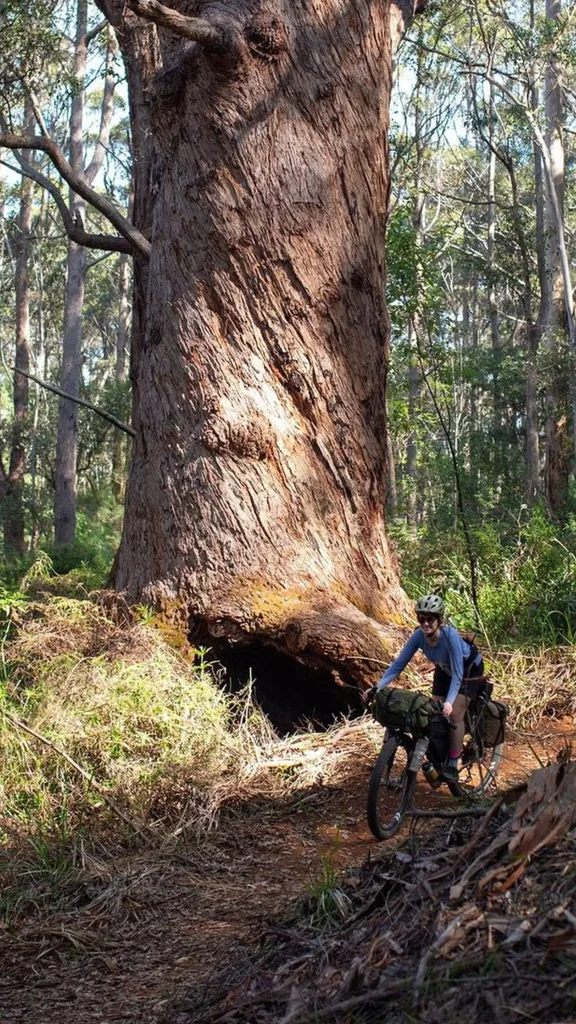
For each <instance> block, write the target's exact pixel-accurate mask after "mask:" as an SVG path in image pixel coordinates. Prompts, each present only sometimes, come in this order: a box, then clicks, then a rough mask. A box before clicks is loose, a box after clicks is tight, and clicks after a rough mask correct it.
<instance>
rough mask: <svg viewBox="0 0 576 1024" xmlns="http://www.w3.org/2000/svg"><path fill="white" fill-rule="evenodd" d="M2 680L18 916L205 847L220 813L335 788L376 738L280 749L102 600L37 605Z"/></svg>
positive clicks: (2, 851) (265, 727)
mask: <svg viewBox="0 0 576 1024" xmlns="http://www.w3.org/2000/svg"><path fill="white" fill-rule="evenodd" d="M5 664H6V665H7V667H8V672H7V677H8V681H7V682H6V684H5V686H4V689H3V692H0V711H2V712H4V713H3V714H0V744H1V750H2V763H1V771H0V802H1V807H2V810H1V811H0V843H1V847H0V875H1V876H2V882H3V889H4V897H3V905H4V907H5V909H7V910H8V909H10V910H11V911H12V912H14V910H15V908H18V910H20V911H21V910H23V909H25V908H28V909H29V908H30V907H31V906H32V905H37V906H40V907H41V906H43V905H51V904H52V905H56V906H58V905H65V904H68V903H69V902H70V898H72V899H73V898H74V897H73V896H71V890H72V889H76V888H77V883H78V880H79V879H81V878H83V877H84V873H85V872H84V868H83V865H84V864H85V863H86V858H87V857H88V858H89V857H90V856H93V855H94V851H96V850H99V851H100V853H99V854H98V856H97V860H98V861H99V862H100V861H102V860H103V861H104V862H105V861H106V860H107V858H109V857H113V856H116V855H118V854H119V853H121V852H122V851H123V850H130V851H133V852H134V851H137V850H138V849H139V848H140V847H141V846H143V845H145V846H146V847H147V848H150V847H152V848H154V849H155V850H156V851H158V850H166V849H168V848H174V847H175V846H176V845H178V844H180V846H181V845H182V844H183V843H185V844H188V845H189V844H190V843H191V842H193V843H196V844H197V843H199V842H201V841H202V840H203V838H204V837H205V836H206V835H207V834H208V833H210V831H211V830H213V829H214V827H215V826H216V824H217V822H218V821H219V818H220V816H221V814H222V812H223V810H225V809H226V808H236V807H238V806H239V805H241V804H246V803H247V802H252V804H254V802H255V801H256V802H258V801H284V800H289V799H290V798H291V797H292V795H293V794H294V793H297V792H298V791H303V792H304V791H306V790H308V789H309V788H310V787H311V786H314V785H315V784H316V783H318V782H319V781H320V780H322V781H324V782H326V783H327V784H329V783H330V782H331V781H333V782H334V783H336V782H337V780H338V779H339V778H341V777H342V774H343V773H344V772H345V771H346V765H347V764H349V763H350V760H351V759H353V758H355V757H357V756H358V753H357V752H358V745H359V743H360V745H362V744H366V742H368V749H369V750H372V749H374V747H373V745H372V746H371V745H370V741H369V739H367V736H368V734H369V733H370V729H371V728H372V727H371V726H370V725H369V724H366V725H360V726H359V727H358V726H355V727H354V728H352V727H351V726H349V725H346V724H345V725H344V726H339V727H335V728H334V729H333V730H332V731H330V732H327V733H325V734H322V735H319V734H315V733H312V732H311V733H304V734H300V735H295V736H293V737H291V738H289V739H281V738H279V737H278V736H277V735H276V733H275V732H274V730H273V728H272V726H271V724H270V722H269V721H268V719H267V718H266V717H265V716H264V715H263V714H262V712H261V711H260V710H259V708H258V707H257V706H256V704H255V703H254V701H253V699H252V694H251V692H250V691H246V692H244V693H242V694H240V695H239V696H237V697H235V698H230V697H227V696H226V695H225V694H224V692H223V690H222V689H221V687H220V686H219V685H218V682H217V680H216V679H215V676H214V671H213V667H212V666H211V665H210V663H209V662H207V660H206V654H205V653H203V652H201V651H200V652H193V651H192V650H191V649H190V648H188V649H184V648H182V647H181V648H180V649H178V650H175V649H174V648H173V647H172V646H171V645H170V644H169V643H168V642H167V641H166V639H165V638H164V636H163V634H162V632H161V631H159V630H158V629H155V628H153V627H152V626H150V625H147V624H145V623H142V622H135V623H132V624H129V623H127V622H126V621H124V622H123V623H121V624H119V623H118V622H117V621H115V618H114V617H113V616H111V615H110V614H109V613H108V612H106V611H105V610H104V608H103V607H102V604H101V603H99V602H98V601H94V600H88V599H79V598H74V599H71V598H66V597H64V596H62V595H60V596H54V595H53V594H46V593H44V594H43V595H42V594H37V600H36V601H35V603H34V604H32V605H31V606H29V608H28V611H27V615H26V617H25V618H24V619H23V620H22V621H19V628H18V630H17V632H16V635H15V636H14V637H13V638H12V640H11V641H10V643H9V644H8V645H7V646H6V650H5ZM366 730H368V732H366ZM374 731H375V732H376V730H374ZM369 756H370V755H369ZM72 880H74V884H72Z"/></svg>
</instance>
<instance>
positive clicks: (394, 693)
mask: <svg viewBox="0 0 576 1024" xmlns="http://www.w3.org/2000/svg"><path fill="white" fill-rule="evenodd" d="M439 710H440V704H439V702H438V701H437V700H433V699H432V697H426V696H425V695H424V694H423V693H413V692H412V691H411V690H396V689H394V688H393V687H392V686H386V687H383V689H381V690H377V692H376V699H375V701H374V704H373V705H372V714H373V715H374V718H375V719H376V721H377V722H379V723H380V725H384V726H386V727H387V728H388V729H405V730H406V731H407V732H411V733H412V735H413V736H414V737H415V738H416V739H420V738H421V737H422V736H427V735H428V726H429V724H430V718H431V716H432V715H437V714H438V711H439Z"/></svg>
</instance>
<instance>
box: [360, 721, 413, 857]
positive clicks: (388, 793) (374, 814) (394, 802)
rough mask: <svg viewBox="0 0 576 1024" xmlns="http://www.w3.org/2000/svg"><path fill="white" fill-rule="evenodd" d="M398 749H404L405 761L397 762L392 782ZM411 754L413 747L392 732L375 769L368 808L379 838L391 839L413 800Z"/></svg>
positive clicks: (403, 758) (371, 778)
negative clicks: (395, 774) (392, 734)
mask: <svg viewBox="0 0 576 1024" xmlns="http://www.w3.org/2000/svg"><path fill="white" fill-rule="evenodd" d="M399 751H402V755H401V756H402V763H400V762H398V764H397V768H398V769H399V774H398V776H397V777H396V778H395V780H394V783H393V785H391V784H390V779H391V775H392V772H393V770H394V762H395V760H396V755H397V754H398V752H399ZM411 756H412V751H411V750H410V749H408V748H407V747H406V745H405V744H404V743H402V741H401V740H400V739H398V737H397V736H389V737H388V739H387V740H386V741H385V743H384V745H383V747H382V750H381V751H380V754H379V756H378V760H377V761H376V764H375V765H374V768H373V769H372V775H371V776H370V785H369V786H368V808H367V811H368V824H369V826H370V831H371V832H372V834H373V835H374V836H375V837H376V839H390V838H391V836H393V835H394V834H395V833H396V832H397V831H398V829H399V828H400V826H401V824H402V822H403V820H404V817H405V816H406V812H407V811H408V809H409V807H410V804H411V803H412V797H413V795H414V788H415V786H416V772H413V771H410V768H409V764H410V758H411ZM383 797H384V799H382V798H383ZM394 808H395V810H394V813H393V814H392V810H393V809H394ZM389 815H390V816H389Z"/></svg>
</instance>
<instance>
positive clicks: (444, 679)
mask: <svg viewBox="0 0 576 1024" xmlns="http://www.w3.org/2000/svg"><path fill="white" fill-rule="evenodd" d="M483 675H484V662H483V660H482V658H480V661H479V662H477V663H476V664H475V665H470V666H467V665H466V664H464V682H463V683H462V686H461V687H460V689H459V690H458V693H461V694H462V695H463V696H464V697H476V696H477V695H478V690H479V689H480V687H481V686H482V685H483V683H482V682H478V683H475V682H474V677H475V676H483ZM451 683H452V676H451V675H450V673H449V672H446V671H445V669H443V668H440V665H437V666H436V668H435V669H434V682H433V684H432V695H433V696H434V697H442V700H446V697H447V696H448V691H449V689H450V685H451Z"/></svg>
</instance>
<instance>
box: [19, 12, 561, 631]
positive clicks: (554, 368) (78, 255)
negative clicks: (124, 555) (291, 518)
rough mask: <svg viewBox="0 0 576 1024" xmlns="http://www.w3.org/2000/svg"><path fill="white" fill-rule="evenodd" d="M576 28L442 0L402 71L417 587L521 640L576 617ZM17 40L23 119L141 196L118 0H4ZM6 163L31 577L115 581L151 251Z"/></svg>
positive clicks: (401, 253) (41, 162)
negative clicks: (133, 185)
mask: <svg viewBox="0 0 576 1024" xmlns="http://www.w3.org/2000/svg"><path fill="white" fill-rule="evenodd" d="M575 25H576V18H575V17H574V9H573V5H568V6H566V5H561V4H560V3H559V2H551V0H547V3H546V4H544V3H535V2H531V3H515V4H506V5H504V4H499V3H492V2H486V3H482V2H477V3H472V4H470V3H463V4H456V5H450V9H449V10H448V9H447V8H446V5H443V4H430V5H429V6H428V9H427V14H426V18H425V19H423V18H420V19H418V20H417V22H416V23H415V25H414V26H413V27H412V30H411V31H410V33H409V37H408V38H407V39H406V40H405V41H404V43H403V45H402V48H401V51H400V54H399V59H398V64H397V68H396V87H395V92H394V99H393V111H392V131H391V161H392V167H393V178H392V181H393V184H392V189H393V194H392V203H391V213H390V220H389V232H388V253H387V256H388V268H389V276H388V305H389V311H390V318H391V326H392V343H391V363H390V387H389V396H388V402H389V421H390V438H389V453H388V454H389V481H390V483H389V508H388V514H389V522H390V525H391V532H392V535H393V537H394V539H395V541H396V544H397V548H398V551H399V554H400V557H401V562H402V565H403V572H404V583H405V586H406V587H407V589H408V591H409V592H410V593H414V592H416V591H417V590H418V589H421V588H422V587H424V588H425V589H430V588H432V587H435V588H439V589H440V590H441V591H442V592H444V593H445V594H446V595H447V596H448V597H449V599H450V602H451V606H452V608H453V610H454V612H455V613H456V614H457V616H458V617H459V618H460V619H461V620H462V621H465V620H466V621H467V622H471V621H472V620H474V619H475V620H476V622H477V624H478V625H479V626H480V627H481V628H483V629H484V630H485V631H486V633H487V635H488V636H489V638H490V639H492V640H494V641H495V642H501V641H504V640H514V639H515V638H521V639H522V640H524V641H544V642H549V643H554V642H555V641H556V640H557V639H561V638H563V639H568V640H572V638H573V633H574V629H576V586H575V579H576V574H575V561H574V559H575V550H576V541H575V532H576V525H575V521H574V508H575V488H574V439H575V434H576V429H575V422H576V418H575V415H574V411H575V407H576V384H575V383H574V382H575V381H576V374H575V369H574V363H575V359H576V330H575V326H574V311H573V300H572V273H573V269H574V262H573V245H572V239H573V233H574V230H575V227H576V223H575V222H574V210H575V197H574V195H573V181H572V178H573V176H572V175H571V174H570V169H571V166H572V165H573V162H574V156H573V145H572V139H573V136H574V131H575V125H576V116H575V111H576V106H575V104H576V99H575V93H574V89H575V87H576V86H575V68H574V52H575V47H574V41H575V39H574V37H575ZM0 47H1V50H2V55H3V64H4V68H5V70H4V73H3V78H2V106H3V113H2V118H3V122H2V125H1V127H2V128H3V130H5V129H6V127H7V125H8V123H10V125H11V126H12V130H13V131H14V130H16V129H17V128H18V126H19V127H20V129H21V130H22V131H24V130H26V129H28V130H30V131H33V130H36V131H37V132H40V133H41V134H43V135H45V136H46V137H47V138H48V139H50V138H51V139H53V140H55V141H56V142H57V143H58V145H59V146H60V147H61V149H62V150H63V151H64V152H65V153H66V154H67V155H68V158H69V162H70V164H71V166H72V168H73V169H74V170H75V171H76V172H78V173H83V174H84V175H85V177H86V180H87V181H88V182H89V183H91V185H92V187H93V189H94V190H95V192H96V193H103V192H106V193H107V194H108V195H109V196H111V197H112V198H114V199H115V200H116V202H117V203H118V204H119V205H120V206H121V207H122V208H123V209H124V210H126V211H127V212H128V211H129V209H130V160H131V156H130V153H131V146H130V135H129V124H128V120H127V116H126V100H125V88H124V85H123V69H122V65H121V62H120V60H119V59H118V55H117V45H116V41H115V39H114V36H113V33H112V31H111V29H110V28H109V27H107V26H106V25H104V24H103V23H100V21H99V17H98V12H97V11H96V10H95V9H94V8H92V6H91V5H89V4H88V3H87V2H84V0H81V2H79V3H78V4H76V5H74V4H66V3H46V4H44V5H41V6H40V7H36V8H35V18H34V21H33V22H32V23H31V22H30V21H29V19H28V18H27V16H26V12H25V11H24V9H23V6H22V5H20V4H17V3H10V2H8V3H4V4H3V8H2V28H1V32H0ZM103 72H104V74H103ZM103 82H104V83H105V84H104V86H103V84H102V83H103ZM1 168H2V173H1V179H0V204H1V206H0V209H1V224H2V252H1V262H0V302H1V303H2V319H1V327H0V332H1V337H0V341H1V346H2V360H1V367H0V374H1V377H0V380H1V390H0V401H1V413H0V414H1V426H0V449H1V461H0V514H1V518H2V525H3V544H4V556H5V557H4V570H3V571H4V574H5V581H6V585H7V586H9V585H10V584H11V583H12V582H14V581H15V580H16V579H17V577H18V574H19V573H21V571H23V569H25V568H26V566H27V565H28V564H29V563H30V562H31V561H33V560H34V558H35V555H36V552H38V551H39V550H42V551H44V552H46V553H48V554H49V556H50V558H51V559H52V561H53V564H54V566H55V568H56V569H57V570H58V571H64V570H66V569H70V568H73V567H75V566H79V565H80V564H83V565H84V566H85V567H86V569H87V571H88V570H89V573H90V574H95V575H91V576H90V578H91V580H92V582H94V583H96V582H102V581H103V580H104V579H105V577H106V573H107V571H108V569H109V566H110V564H111V561H112V558H113V554H114V550H115V547H116V545H117V543H118V538H119V530H120V525H121V517H122V500H123V486H124V480H125V475H126V466H127V460H128V458H129V446H130V440H129V435H127V433H126V425H127V423H128V420H129V416H130V411H129V410H130V383H129V379H128V359H129V356H128V339H129V331H130V289H131V281H130V273H131V271H130V261H129V259H128V257H127V255H126V254H124V253H121V252H116V253H114V252H105V253H99V252H98V251H96V250H94V249H85V248H83V247H82V246H80V245H78V244H76V242H74V241H71V240H70V239H69V237H68V236H67V234H66V232H65V231H64V228H63V222H62V218H66V217H68V218H71V219H72V221H74V222H75V223H76V225H77V226H78V227H79V228H80V230H86V231H88V232H89V233H98V232H100V231H103V230H104V231H105V228H103V224H102V223H101V222H100V220H99V215H98V211H97V210H96V209H95V208H94V206H93V205H90V206H88V204H87V203H86V202H85V200H83V199H81V198H80V197H79V196H78V195H75V194H73V193H71V194H70V196H69V197H64V195H63V193H62V191H61V188H62V185H61V181H60V180H59V179H58V176H57V175H56V173H55V171H54V168H53V166H52V163H51V161H50V159H49V157H48V155H46V154H44V153H42V152H39V151H38V150H37V151H34V152H31V151H27V152H18V151H13V152H8V151H6V150H5V151H4V153H3V158H2V162H1ZM79 237H80V236H79ZM15 371H16V372H15ZM39 381H41V382H44V384H50V385H52V386H56V388H60V389H61V390H62V391H63V392H65V393H66V394H68V395H72V396H79V397H80V398H81V399H82V400H84V402H87V403H91V404H92V405H93V406H96V407H97V408H98V409H99V410H100V411H101V412H105V413H106V414H108V415H109V417H110V416H111V417H112V418H113V419H114V418H116V419H117V420H119V421H120V426H118V425H116V424H115V423H114V422H111V420H110V418H108V419H106V418H103V417H102V416H101V415H98V414H97V413H95V412H94V411H93V410H92V409H90V408H85V407H83V406H80V407H79V406H78V405H76V404H74V403H72V402H70V401H68V400H66V398H62V397H60V398H59V397H58V394H55V393H54V391H50V390H46V388H45V387H43V386H42V384H41V383H39ZM127 429H128V431H129V429H130V428H129V427H128V428H127ZM447 553H448V554H447Z"/></svg>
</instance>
